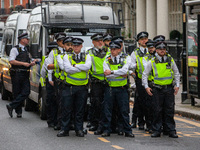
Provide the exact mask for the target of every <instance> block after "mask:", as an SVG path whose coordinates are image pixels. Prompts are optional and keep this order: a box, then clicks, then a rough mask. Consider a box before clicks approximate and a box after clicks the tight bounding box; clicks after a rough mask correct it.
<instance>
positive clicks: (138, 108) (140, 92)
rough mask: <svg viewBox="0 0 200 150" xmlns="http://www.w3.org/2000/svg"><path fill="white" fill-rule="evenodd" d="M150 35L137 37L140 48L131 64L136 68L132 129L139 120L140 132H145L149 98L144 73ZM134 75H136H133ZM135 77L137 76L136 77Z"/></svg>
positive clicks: (140, 34) (142, 34)
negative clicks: (145, 87)
mask: <svg viewBox="0 0 200 150" xmlns="http://www.w3.org/2000/svg"><path fill="white" fill-rule="evenodd" d="M148 36H149V34H148V33H147V32H144V31H143V32H140V33H139V34H138V35H137V41H138V44H139V47H138V48H136V49H135V50H134V51H133V52H132V54H131V59H132V61H131V63H132V64H133V66H136V70H135V71H136V78H135V82H136V95H135V101H134V107H133V113H132V125H131V126H132V128H136V122H137V118H138V125H139V130H144V125H145V120H144V116H145V111H146V110H145V105H144V104H145V101H146V97H147V93H146V91H145V89H144V87H143V86H142V73H143V71H144V66H143V57H144V56H145V55H146V53H148V49H147V47H146V42H147V41H148ZM132 75H134V73H132ZM134 76H135V75H134Z"/></svg>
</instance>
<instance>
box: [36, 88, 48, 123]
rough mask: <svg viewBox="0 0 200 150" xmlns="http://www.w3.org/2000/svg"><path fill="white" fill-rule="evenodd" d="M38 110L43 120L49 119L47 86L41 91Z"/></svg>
mask: <svg viewBox="0 0 200 150" xmlns="http://www.w3.org/2000/svg"><path fill="white" fill-rule="evenodd" d="M38 110H39V114H40V118H41V119H42V120H46V119H47V114H46V88H42V90H41V93H40V98H39V100H38Z"/></svg>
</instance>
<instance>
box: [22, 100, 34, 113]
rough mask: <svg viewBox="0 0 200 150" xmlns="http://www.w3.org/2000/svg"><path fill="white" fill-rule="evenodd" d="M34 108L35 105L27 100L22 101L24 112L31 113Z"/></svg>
mask: <svg viewBox="0 0 200 150" xmlns="http://www.w3.org/2000/svg"><path fill="white" fill-rule="evenodd" d="M34 108H35V103H34V102H33V101H32V100H30V99H29V98H27V99H25V101H24V110H25V111H33V110H34Z"/></svg>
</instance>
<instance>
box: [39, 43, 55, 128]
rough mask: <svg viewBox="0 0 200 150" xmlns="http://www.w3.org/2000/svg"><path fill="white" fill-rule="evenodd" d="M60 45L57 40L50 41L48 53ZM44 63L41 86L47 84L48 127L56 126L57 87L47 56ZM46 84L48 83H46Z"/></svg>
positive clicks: (41, 71)
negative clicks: (53, 80)
mask: <svg viewBox="0 0 200 150" xmlns="http://www.w3.org/2000/svg"><path fill="white" fill-rule="evenodd" d="M57 47H58V45H57V43H56V42H50V43H49V44H48V46H47V48H48V52H47V57H48V54H49V53H50V52H51V50H52V49H54V48H57ZM43 61H44V63H43V65H42V69H41V70H40V83H41V86H42V87H44V86H46V91H47V97H46V113H47V124H48V127H50V128H54V126H55V125H56V124H57V109H56V107H55V106H56V99H55V89H54V87H53V86H52V85H51V84H50V82H51V81H52V76H53V70H48V69H47V64H46V62H47V58H45V59H44V60H43ZM45 84H46V85H45Z"/></svg>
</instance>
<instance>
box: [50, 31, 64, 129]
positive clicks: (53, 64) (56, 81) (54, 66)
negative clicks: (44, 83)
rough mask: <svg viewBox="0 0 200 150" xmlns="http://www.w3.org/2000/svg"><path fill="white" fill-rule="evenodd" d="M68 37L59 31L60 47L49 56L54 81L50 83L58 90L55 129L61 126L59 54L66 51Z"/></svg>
mask: <svg viewBox="0 0 200 150" xmlns="http://www.w3.org/2000/svg"><path fill="white" fill-rule="evenodd" d="M65 37H66V34H65V33H63V32H59V33H56V34H55V39H56V42H57V44H58V48H56V49H53V50H52V51H51V52H50V53H49V56H48V58H47V68H48V69H50V70H51V69H53V81H49V83H50V84H51V85H52V86H54V88H55V92H56V101H57V105H56V106H55V107H56V108H57V125H56V126H55V127H54V130H60V128H61V127H60V126H61V94H60V88H61V86H60V69H59V66H58V63H57V55H58V54H60V53H65V49H64V46H63V39H64V38H65Z"/></svg>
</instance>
